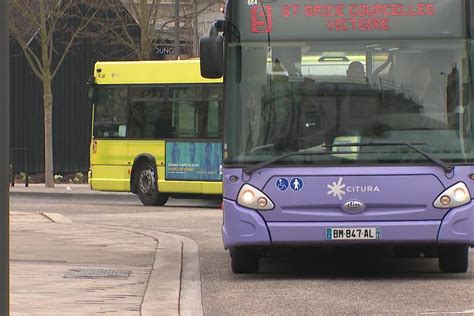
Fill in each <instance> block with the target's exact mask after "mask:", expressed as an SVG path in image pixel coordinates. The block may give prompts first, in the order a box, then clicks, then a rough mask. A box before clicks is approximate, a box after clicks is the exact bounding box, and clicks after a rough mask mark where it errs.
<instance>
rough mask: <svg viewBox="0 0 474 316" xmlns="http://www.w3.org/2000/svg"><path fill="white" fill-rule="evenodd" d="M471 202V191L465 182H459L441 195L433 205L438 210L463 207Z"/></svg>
mask: <svg viewBox="0 0 474 316" xmlns="http://www.w3.org/2000/svg"><path fill="white" fill-rule="evenodd" d="M470 201H471V194H470V193H469V189H468V188H467V186H466V185H465V184H464V183H463V182H458V183H456V184H455V185H453V186H451V187H449V188H447V189H446V190H445V191H444V192H443V193H441V194H440V195H439V196H438V198H436V200H435V201H434V203H433V205H434V207H436V208H441V209H446V208H453V207H458V206H462V205H465V204H467V203H469V202H470Z"/></svg>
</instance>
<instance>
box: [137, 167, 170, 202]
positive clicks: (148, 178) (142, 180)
mask: <svg viewBox="0 0 474 316" xmlns="http://www.w3.org/2000/svg"><path fill="white" fill-rule="evenodd" d="M137 176H138V179H137V181H136V183H137V185H138V190H137V192H138V197H139V198H140V201H142V203H143V205H145V206H163V205H165V203H166V202H167V201H168V198H169V195H168V194H164V193H160V192H159V191H158V185H157V181H156V173H155V168H154V167H153V165H152V164H150V163H145V164H142V165H140V167H139V170H138V172H137Z"/></svg>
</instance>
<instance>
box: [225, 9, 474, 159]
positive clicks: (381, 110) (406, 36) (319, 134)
mask: <svg viewBox="0 0 474 316" xmlns="http://www.w3.org/2000/svg"><path fill="white" fill-rule="evenodd" d="M379 2H380V1H364V4H360V5H357V4H353V3H352V2H349V1H339V3H340V4H337V5H330V4H327V5H323V4H319V2H318V4H308V3H309V2H308V1H280V0H276V1H258V2H255V3H254V4H253V5H248V4H247V2H242V1H231V2H230V3H229V6H230V7H229V8H228V15H229V16H230V18H229V20H231V21H233V22H232V24H231V25H227V26H226V43H227V44H226V47H227V56H228V58H227V65H226V71H227V72H226V84H225V89H226V90H225V93H226V95H227V102H228V103H227V104H228V106H227V109H226V114H225V115H226V121H225V124H226V133H225V146H226V147H225V148H226V155H225V164H226V165H236V166H237V165H252V164H258V163H261V162H264V161H267V160H269V159H271V158H272V157H275V156H283V155H285V154H288V153H294V152H297V153H298V152H301V153H304V152H317V153H320V154H318V155H288V156H287V158H285V159H282V160H278V161H276V162H275V164H282V165H287V164H293V165H294V164H298V165H316V164H329V165H331V164H332V165H339V164H346V163H347V164H370V165H372V164H402V163H403V164H407V163H425V164H426V163H430V160H429V159H427V158H426V157H425V156H423V155H421V154H419V153H418V152H416V151H412V150H410V149H409V148H407V146H403V145H400V146H393V145H390V146H389V145H387V146H347V145H350V144H367V143H370V142H377V143H383V142H390V143H400V144H403V143H410V144H414V145H416V146H417V147H418V148H420V149H422V150H423V151H425V152H427V153H430V154H432V155H433V156H435V157H437V158H439V159H441V160H443V161H445V162H448V163H472V162H473V159H474V148H473V141H472V138H473V131H472V127H473V124H472V115H473V112H472V105H471V103H472V102H471V80H470V73H471V69H470V67H471V62H470V45H471V41H470V40H468V39H467V38H466V35H465V33H466V31H465V28H466V27H465V23H464V22H463V21H465V17H464V16H462V12H463V7H462V6H463V5H465V4H464V1H450V0H447V1H446V0H444V1H431V2H430V4H425V3H424V2H423V3H422V2H419V1H405V2H404V4H401V5H399V4H397V5H392V4H390V5H388V4H386V5H384V4H380V3H379ZM249 3H250V2H249ZM327 3H330V2H327ZM341 145H346V146H341Z"/></svg>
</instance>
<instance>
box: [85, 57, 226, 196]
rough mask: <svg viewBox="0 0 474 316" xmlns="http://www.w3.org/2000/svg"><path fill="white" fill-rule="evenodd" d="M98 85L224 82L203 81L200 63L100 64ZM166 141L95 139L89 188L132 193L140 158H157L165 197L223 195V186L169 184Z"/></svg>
mask: <svg viewBox="0 0 474 316" xmlns="http://www.w3.org/2000/svg"><path fill="white" fill-rule="evenodd" d="M94 77H95V83H96V84H97V85H130V84H186V83H222V79H217V80H210V79H205V78H203V77H201V75H200V65H199V60H188V61H145V62H97V63H96V65H95V70H94ZM165 148H166V146H165V141H164V140H162V139H157V140H135V139H94V138H93V139H92V142H91V146H90V163H91V167H90V171H89V184H90V186H91V188H92V189H93V190H102V191H130V180H131V179H130V177H131V173H132V167H133V163H134V161H135V159H136V158H137V157H139V156H140V155H143V154H146V155H151V156H153V157H154V158H155V160H156V164H157V171H158V188H159V191H160V192H165V193H189V194H222V182H206V181H175V180H173V181H166V179H165V174H166V173H165Z"/></svg>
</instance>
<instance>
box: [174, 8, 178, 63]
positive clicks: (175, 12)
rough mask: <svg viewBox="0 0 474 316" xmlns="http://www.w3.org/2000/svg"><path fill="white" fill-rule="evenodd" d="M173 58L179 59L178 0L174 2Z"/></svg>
mask: <svg viewBox="0 0 474 316" xmlns="http://www.w3.org/2000/svg"><path fill="white" fill-rule="evenodd" d="M174 18H175V22H174V56H175V58H176V59H179V0H174Z"/></svg>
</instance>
